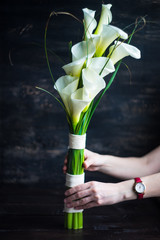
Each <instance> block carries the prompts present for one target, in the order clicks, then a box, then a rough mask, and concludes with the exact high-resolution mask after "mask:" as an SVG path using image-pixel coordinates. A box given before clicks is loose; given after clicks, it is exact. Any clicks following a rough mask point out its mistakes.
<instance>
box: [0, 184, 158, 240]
mask: <svg viewBox="0 0 160 240" xmlns="http://www.w3.org/2000/svg"><path fill="white" fill-rule="evenodd" d="M1 193H3V195H2V194H1V195H0V206H1V207H0V239H1V240H10V239H16V240H21V239H24V240H28V239H34V240H37V239H38V240H41V239H43V240H44V239H46V240H49V239H54V240H70V239H76V240H77V239H78V240H90V239H92V240H97V239H98V238H100V239H102V240H106V239H107V240H112V239H114V240H120V239H123V240H128V239H131V240H137V239H138V240H146V239H152V240H159V239H160V215H159V212H160V211H159V210H160V204H159V202H158V200H157V199H150V200H147V199H145V200H143V201H131V202H130V203H127V202H125V203H120V204H116V205H113V206H105V207H99V208H92V209H89V210H85V212H84V229H83V230H78V231H74V230H73V231H71V230H65V229H64V225H63V222H64V216H63V201H62V199H63V189H58V188H54V189H53V188H49V187H47V188H46V187H44V188H42V187H40V188H38V187H35V186H32V187H24V186H23V187H22V186H19V187H18V186H5V188H4V187H2V188H1Z"/></svg>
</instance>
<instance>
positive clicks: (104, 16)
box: [94, 4, 112, 34]
mask: <svg viewBox="0 0 160 240" xmlns="http://www.w3.org/2000/svg"><path fill="white" fill-rule="evenodd" d="M111 7H112V4H102V11H101V16H100V20H99V23H98V26H97V28H96V31H95V33H94V34H101V32H102V29H103V25H104V24H107V25H108V24H109V23H110V22H111V21H112V13H111V11H110V9H111Z"/></svg>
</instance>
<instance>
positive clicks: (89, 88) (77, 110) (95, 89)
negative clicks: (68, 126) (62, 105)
mask: <svg viewBox="0 0 160 240" xmlns="http://www.w3.org/2000/svg"><path fill="white" fill-rule="evenodd" d="M82 80H83V87H82V88H79V89H77V90H76V91H75V92H74V93H72V95H71V108H72V110H71V115H72V116H71V117H72V120H73V122H74V124H76V123H78V121H79V118H80V115H81V112H82V111H86V110H87V109H88V106H89V104H90V103H91V101H92V100H93V99H94V98H95V96H96V95H97V94H98V93H99V92H100V91H101V90H102V89H103V88H105V86H106V83H105V81H104V79H103V78H102V77H101V76H99V75H98V74H97V73H96V72H95V71H94V70H93V69H89V68H84V69H83V70H82Z"/></svg>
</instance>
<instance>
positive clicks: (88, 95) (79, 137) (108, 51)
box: [39, 4, 140, 229]
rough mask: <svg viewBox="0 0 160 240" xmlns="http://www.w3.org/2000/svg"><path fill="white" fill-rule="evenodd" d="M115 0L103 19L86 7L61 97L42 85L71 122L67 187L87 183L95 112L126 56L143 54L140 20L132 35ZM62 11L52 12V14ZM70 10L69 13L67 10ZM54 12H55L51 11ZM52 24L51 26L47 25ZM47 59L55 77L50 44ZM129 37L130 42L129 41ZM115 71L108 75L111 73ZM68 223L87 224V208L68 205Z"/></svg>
mask: <svg viewBox="0 0 160 240" xmlns="http://www.w3.org/2000/svg"><path fill="white" fill-rule="evenodd" d="M111 6H112V5H111V4H106V5H104V4H103V5H102V11H101V15H100V19H99V22H98V24H97V21H96V19H95V11H92V10H90V9H88V8H84V9H82V10H83V13H84V19H83V26H84V35H83V41H81V42H79V43H77V44H75V45H73V46H71V48H70V51H71V56H72V61H71V62H70V63H68V64H66V65H64V66H63V67H62V68H63V70H64V72H65V73H64V76H61V77H60V78H59V79H57V80H56V81H54V88H55V89H56V90H57V92H58V93H59V96H60V99H57V98H56V97H55V96H54V95H53V94H52V93H51V92H48V91H47V90H44V89H42V88H39V89H41V90H43V91H45V92H47V93H49V94H50V95H52V96H53V97H54V98H56V100H57V101H58V102H59V103H60V105H61V106H62V107H63V109H64V111H65V113H66V117H67V121H68V125H69V149H68V163H67V164H68V165H67V173H66V187H68V188H70V187H73V186H76V185H79V184H82V183H84V169H83V161H84V149H85V142H86V131H87V129H88V126H89V123H90V120H91V118H92V116H93V113H94V111H95V109H96V107H97V105H98V103H99V101H100V100H101V98H102V96H103V95H104V93H105V92H106V91H107V90H108V88H109V87H110V85H111V83H112V82H113V80H114V78H115V76H116V74H117V71H118V69H119V67H120V64H121V59H122V58H124V57H126V56H131V57H133V58H136V59H139V58H140V51H139V50H138V49H137V48H136V47H134V46H132V45H130V44H129V43H130V41H131V38H132V36H133V34H134V33H135V31H136V29H137V26H138V24H139V22H136V24H135V26H134V29H133V31H132V33H131V34H130V36H128V34H127V33H126V32H124V31H123V30H121V29H120V28H118V27H116V26H113V25H111V24H110V23H111V21H112V13H111ZM54 14H56V15H58V14H62V13H52V15H54ZM63 14H66V13H63ZM50 16H51V15H50ZM47 27H48V26H47ZM46 34H47V28H46V31H45V51H46V57H47V63H48V67H49V71H50V74H51V77H52V79H53V80H54V78H53V75H52V71H51V67H50V64H49V59H48V55H47V47H46ZM125 41H127V43H125ZM111 73H112V75H111V76H110V77H108V75H110V74H111ZM64 212H65V227H66V228H67V229H81V228H83V212H82V210H75V209H74V208H67V207H66V206H64Z"/></svg>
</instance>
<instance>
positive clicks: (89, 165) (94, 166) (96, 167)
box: [63, 149, 105, 173]
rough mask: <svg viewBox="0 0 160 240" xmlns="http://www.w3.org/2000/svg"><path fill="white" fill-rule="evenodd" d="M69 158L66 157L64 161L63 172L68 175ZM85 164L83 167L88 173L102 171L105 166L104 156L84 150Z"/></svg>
mask: <svg viewBox="0 0 160 240" xmlns="http://www.w3.org/2000/svg"><path fill="white" fill-rule="evenodd" d="M67 157H68V156H66V157H65V160H64V166H63V172H64V173H66V171H67ZM84 157H85V160H84V163H83V167H84V169H85V170H88V171H100V169H101V168H103V165H104V162H105V161H104V156H103V155H100V154H98V153H94V152H91V151H89V150H87V149H85V150H84Z"/></svg>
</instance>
